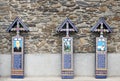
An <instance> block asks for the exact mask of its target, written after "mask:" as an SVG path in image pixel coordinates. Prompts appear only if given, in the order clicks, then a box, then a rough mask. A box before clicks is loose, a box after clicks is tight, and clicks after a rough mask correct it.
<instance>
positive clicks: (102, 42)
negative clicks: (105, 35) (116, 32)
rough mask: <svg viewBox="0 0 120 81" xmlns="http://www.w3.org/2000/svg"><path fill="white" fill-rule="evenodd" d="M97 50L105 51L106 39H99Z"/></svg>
mask: <svg viewBox="0 0 120 81" xmlns="http://www.w3.org/2000/svg"><path fill="white" fill-rule="evenodd" d="M97 50H98V51H105V50H106V42H105V40H104V39H99V40H98V42H97Z"/></svg>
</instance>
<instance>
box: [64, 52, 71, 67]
mask: <svg viewBox="0 0 120 81" xmlns="http://www.w3.org/2000/svg"><path fill="white" fill-rule="evenodd" d="M64 68H65V69H70V68H71V55H70V54H64Z"/></svg>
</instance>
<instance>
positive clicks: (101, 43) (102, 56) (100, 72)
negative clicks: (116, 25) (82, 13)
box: [91, 17, 112, 79]
mask: <svg viewBox="0 0 120 81" xmlns="http://www.w3.org/2000/svg"><path fill="white" fill-rule="evenodd" d="M91 31H92V32H99V33H100V37H96V57H95V63H96V64H95V65H96V67H95V77H96V78H100V79H101V78H106V77H107V67H108V65H107V58H108V56H107V38H105V37H104V36H103V33H104V32H110V33H111V32H112V30H111V28H110V26H109V25H108V24H107V23H106V22H105V19H104V18H103V17H101V18H100V19H99V21H98V22H97V24H96V25H95V26H93V27H92V29H91Z"/></svg>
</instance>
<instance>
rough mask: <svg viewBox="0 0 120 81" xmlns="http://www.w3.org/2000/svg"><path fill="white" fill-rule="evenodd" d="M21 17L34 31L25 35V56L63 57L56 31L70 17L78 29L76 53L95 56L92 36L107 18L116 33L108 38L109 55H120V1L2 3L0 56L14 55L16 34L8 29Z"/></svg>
mask: <svg viewBox="0 0 120 81" xmlns="http://www.w3.org/2000/svg"><path fill="white" fill-rule="evenodd" d="M17 16H19V17H20V18H21V19H22V21H23V22H24V23H25V24H26V25H27V27H28V28H29V29H30V32H28V33H25V32H22V33H21V35H22V36H24V38H25V53H26V54H36V53H39V54H40V53H45V54H46V53H47V54H58V53H61V47H62V40H61V38H62V36H63V35H58V34H57V33H56V28H57V27H58V26H59V25H60V24H61V23H62V21H63V20H65V19H66V17H69V18H70V20H71V21H72V22H73V23H74V24H75V26H76V27H77V28H78V30H79V32H78V33H76V34H71V37H73V38H74V53H93V52H94V53H95V37H96V36H97V35H98V36H99V34H97V35H95V34H94V33H91V32H90V29H91V27H92V26H93V25H95V24H96V22H97V21H98V19H99V18H100V17H105V20H106V22H107V23H108V24H109V25H110V27H111V28H112V30H113V32H112V33H110V34H108V35H106V36H105V37H107V38H108V39H107V40H108V42H107V43H108V52H109V53H119V52H120V27H119V26H120V1H119V0H0V54H11V49H12V46H11V44H12V40H11V39H12V36H15V35H16V34H15V33H14V32H13V33H12V32H11V33H7V32H6V29H7V28H8V27H9V25H10V24H11V23H12V21H13V20H14V19H15V18H16V17H17Z"/></svg>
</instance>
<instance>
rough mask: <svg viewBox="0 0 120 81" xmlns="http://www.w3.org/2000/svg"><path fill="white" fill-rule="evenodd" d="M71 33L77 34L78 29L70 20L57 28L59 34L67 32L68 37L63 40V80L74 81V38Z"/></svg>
mask: <svg viewBox="0 0 120 81" xmlns="http://www.w3.org/2000/svg"><path fill="white" fill-rule="evenodd" d="M70 27H71V28H70ZM71 31H75V32H77V31H78V29H77V28H76V27H75V26H74V25H73V23H72V22H71V21H70V20H69V19H68V18H67V19H66V20H65V21H64V22H63V23H62V24H61V25H60V26H59V27H58V28H57V32H66V37H63V38H62V70H61V71H62V72H61V77H62V79H72V78H73V77H74V75H73V74H74V70H73V38H72V37H69V34H70V32H71Z"/></svg>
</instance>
